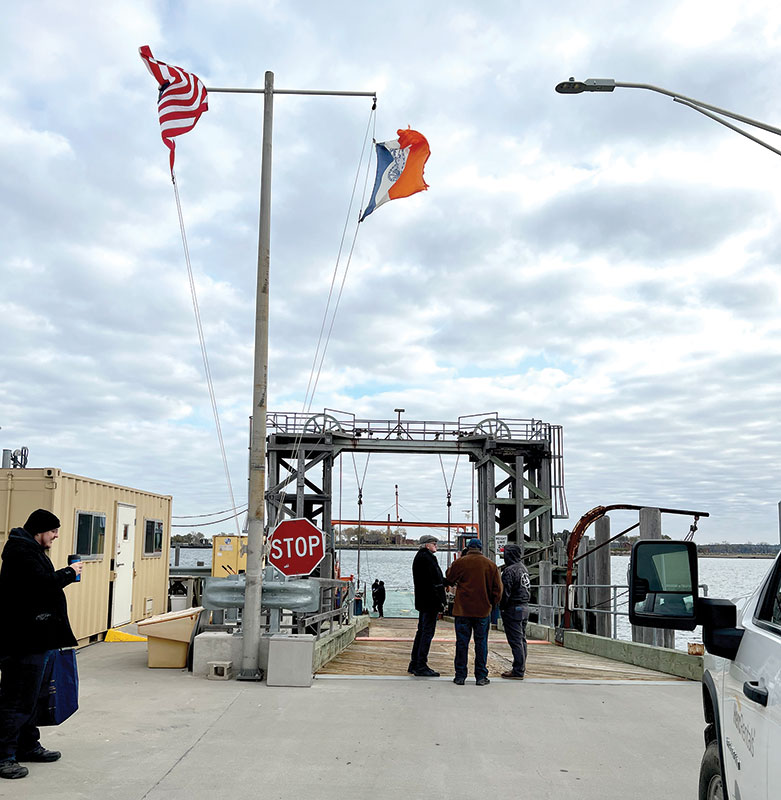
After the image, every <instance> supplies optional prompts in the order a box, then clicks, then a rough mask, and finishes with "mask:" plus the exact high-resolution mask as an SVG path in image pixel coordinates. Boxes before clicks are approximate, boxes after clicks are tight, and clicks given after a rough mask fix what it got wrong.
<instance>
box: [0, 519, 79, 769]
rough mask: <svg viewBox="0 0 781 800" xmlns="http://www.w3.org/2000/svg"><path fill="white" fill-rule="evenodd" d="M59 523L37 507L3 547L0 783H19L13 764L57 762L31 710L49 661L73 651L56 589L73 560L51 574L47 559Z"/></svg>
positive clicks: (73, 576) (70, 575) (72, 572)
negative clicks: (8, 780)
mask: <svg viewBox="0 0 781 800" xmlns="http://www.w3.org/2000/svg"><path fill="white" fill-rule="evenodd" d="M59 528H60V521H59V519H57V517H56V516H55V515H54V514H52V513H51V511H47V510H46V509H43V508H39V509H38V510H37V511H33V513H32V514H30V516H29V518H28V519H27V522H25V523H24V527H22V528H14V529H13V530H12V531H11V532H10V534H9V536H8V540H7V541H6V543H5V547H4V548H3V552H2V561H3V563H2V567H0V673H1V674H0V778H24V777H25V776H26V775H27V773H28V770H27V767H24V766H22V764H20V763H19V762H20V761H37V762H49V761H57V759H59V758H60V756H61V753H60V752H58V751H57V750H47V749H46V748H45V747H43V746H42V745H41V743H40V732H39V730H38V728H37V726H36V709H37V705H38V700H39V697H40V695H41V694H42V693H43V692H44V691H46V690H48V684H49V680H50V678H49V675H50V673H51V657H52V654H53V653H54V652H55V651H56V650H58V649H60V648H63V647H74V646H75V645H76V644H77V641H76V638H75V637H74V635H73V631H72V630H71V626H70V622H69V621H68V606H67V602H66V599H65V593H64V592H63V588H64V587H65V586H67V585H68V584H70V583H73V582H74V581H76V580H77V579H78V578H79V576H80V575H81V572H82V569H83V567H84V565H83V564H82V563H81V562H80V561H76V562H74V563H72V564H71V565H70V566H67V567H64V568H63V569H58V570H55V569H54V565H53V564H52V562H51V560H50V559H49V556H48V551H49V549H50V548H51V546H52V543H53V542H54V541H55V540H56V539H57V537H58V536H59V533H60V531H59Z"/></svg>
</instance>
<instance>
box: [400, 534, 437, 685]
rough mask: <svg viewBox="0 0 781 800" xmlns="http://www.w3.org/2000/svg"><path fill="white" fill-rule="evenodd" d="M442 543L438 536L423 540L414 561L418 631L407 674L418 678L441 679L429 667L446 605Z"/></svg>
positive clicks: (426, 537) (422, 537)
mask: <svg viewBox="0 0 781 800" xmlns="http://www.w3.org/2000/svg"><path fill="white" fill-rule="evenodd" d="M438 543H439V539H437V538H436V536H421V537H420V550H418V552H417V553H416V554H415V558H414V559H413V561H412V582H413V584H414V585H415V608H416V609H417V610H418V630H417V633H416V634H415V641H414V642H413V644H412V653H411V654H410V657H409V666H408V667H407V672H411V673H412V674H413V675H415V676H416V677H418V678H438V677H439V673H438V672H436V671H435V670H433V669H431V667H429V665H428V651H429V649H430V647H431V640H432V639H433V638H434V631H435V630H436V628H437V617H438V616H439V612H440V611H442V609H443V608H444V605H445V579H444V577H443V575H442V568H441V567H440V566H439V561H437V555H436V553H437V544H438Z"/></svg>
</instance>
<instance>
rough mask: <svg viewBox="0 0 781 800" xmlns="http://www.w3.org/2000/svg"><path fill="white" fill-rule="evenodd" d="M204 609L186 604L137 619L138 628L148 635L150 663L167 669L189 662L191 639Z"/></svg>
mask: <svg viewBox="0 0 781 800" xmlns="http://www.w3.org/2000/svg"><path fill="white" fill-rule="evenodd" d="M201 611H203V608H202V607H201V606H197V607H195V608H186V609H184V611H171V612H170V613H168V614H158V615H157V616H156V617H150V618H149V619H145V620H142V621H141V622H139V623H138V632H139V633H140V634H142V635H143V636H146V637H147V666H149V667H152V668H164V669H182V668H184V667H186V666H187V651H188V650H189V648H190V639H191V637H192V634H193V628H194V627H195V623H196V622H197V620H198V616H199V615H200V613H201Z"/></svg>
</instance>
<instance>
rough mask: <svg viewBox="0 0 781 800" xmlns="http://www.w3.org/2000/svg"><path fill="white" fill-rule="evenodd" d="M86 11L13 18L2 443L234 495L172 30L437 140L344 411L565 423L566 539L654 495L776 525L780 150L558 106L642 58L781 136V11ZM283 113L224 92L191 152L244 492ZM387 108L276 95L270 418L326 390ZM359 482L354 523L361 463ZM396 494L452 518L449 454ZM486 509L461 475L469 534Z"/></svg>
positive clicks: (382, 488)
mask: <svg viewBox="0 0 781 800" xmlns="http://www.w3.org/2000/svg"><path fill="white" fill-rule="evenodd" d="M74 8H76V7H75V6H74V4H73V3H72V2H64V1H59V0H51V1H47V0H34V1H33V2H29V3H17V4H14V5H13V6H12V7H9V8H8V9H6V10H5V12H4V24H3V26H2V31H1V32H0V42H2V48H3V52H4V58H3V66H2V68H0V143H1V144H0V186H1V187H2V191H1V192H0V203H2V213H1V214H0V242H1V243H2V244H0V355H1V358H0V428H1V429H0V446H2V448H4V449H11V450H14V449H16V448H19V447H22V446H26V447H28V448H29V450H30V462H29V464H30V466H34V467H41V466H55V467H60V468H62V469H63V470H65V471H68V472H73V473H77V474H83V475H88V476H90V477H94V478H98V479H102V480H107V481H112V482H117V483H121V484H126V485H130V486H134V487H137V488H143V489H147V490H151V491H156V492H162V493H166V494H172V495H173V496H174V514H176V515H186V514H206V513H210V512H215V511H219V510H221V509H225V508H228V507H229V506H230V499H229V495H228V490H227V487H226V480H225V476H224V471H223V467H222V462H221V458H220V453H219V449H218V445H217V439H216V435H215V432H214V423H213V420H212V416H211V407H210V403H209V397H208V393H207V389H206V384H205V381H204V377H203V365H202V362H201V355H200V349H199V345H198V338H197V332H196V326H195V321H194V315H193V308H192V303H191V299H190V292H189V285H188V280H187V273H186V268H185V262H184V258H183V253H182V243H181V239H180V235H179V227H178V221H177V213H176V207H175V203H174V195H173V191H172V187H171V182H170V177H169V175H168V172H167V150H166V149H165V147H164V146H163V144H162V142H161V141H160V135H159V127H158V123H157V116H156V95H157V92H156V85H155V83H154V81H153V79H152V77H151V76H150V75H149V73H148V72H147V70H146V68H145V67H144V65H143V63H142V61H141V59H140V58H139V56H138V47H139V46H140V45H144V44H147V45H149V46H150V47H151V49H152V52H153V53H154V55H155V56H156V57H157V58H159V59H160V60H162V61H166V62H168V63H171V64H177V65H180V66H183V67H185V68H187V69H189V70H191V71H192V72H195V73H196V74H197V75H199V76H200V77H201V78H202V80H203V81H204V83H205V84H206V85H207V86H213V87H224V86H235V87H247V88H257V87H261V86H262V85H263V76H264V72H265V71H266V70H272V71H273V72H274V73H275V76H276V86H277V87H278V88H290V89H339V90H347V91H363V90H366V91H376V92H377V94H378V107H377V112H376V120H374V122H372V124H376V136H377V139H378V140H381V141H382V140H386V139H393V138H395V136H396V130H397V129H398V128H401V127H407V126H412V127H413V128H415V129H417V130H420V131H421V132H423V133H424V134H425V135H426V137H427V138H428V140H429V143H430V146H431V152H432V154H431V158H430V160H429V162H428V165H427V167H426V180H427V182H428V183H429V184H430V187H431V188H430V190H429V191H427V192H424V193H421V194H418V195H416V196H414V197H412V198H409V199H405V200H397V201H394V202H392V203H389V204H387V205H385V206H383V207H382V208H380V209H378V210H377V211H376V212H375V214H373V215H372V216H371V217H369V218H368V219H367V221H366V222H365V223H363V224H362V225H361V226H360V231H359V234H358V237H357V240H356V244H355V252H354V255H353V258H352V262H351V264H350V269H349V273H348V275H347V279H346V283H345V289H344V294H343V297H342V301H341V306H340V309H339V314H338V316H337V318H336V322H335V325H334V329H333V335H332V339H331V342H330V345H329V350H328V354H327V358H326V361H325V364H324V367H323V372H322V375H321V377H320V381H319V384H318V389H317V394H316V396H315V398H314V401H313V403H312V409H313V410H320V411H322V410H323V409H324V408H336V409H341V410H344V411H348V412H351V413H354V414H356V415H357V416H359V417H367V418H373V419H389V418H392V417H393V416H394V414H393V409H394V408H396V407H403V408H405V409H406V413H405V417H406V418H407V419H417V420H424V419H425V420H427V419H435V420H455V419H457V417H459V416H460V415H464V414H474V413H478V412H489V411H490V412H493V411H496V412H498V413H499V415H500V416H501V417H504V418H512V419H519V418H530V417H534V418H537V419H542V420H545V421H546V422H551V423H555V424H560V425H562V426H563V429H564V453H565V485H566V491H567V499H568V502H569V509H570V520H569V522H565V521H558V522H557V523H556V529H557V530H558V529H560V528H561V527H565V526H566V527H571V526H572V525H573V524H574V522H575V520H576V519H577V518H578V517H579V516H580V515H581V514H582V513H584V512H585V511H587V510H588V509H590V508H592V507H593V506H596V505H601V504H610V503H641V504H646V503H647V504H649V505H661V506H668V507H682V508H690V509H698V510H704V511H708V512H710V514H711V517H710V519H708V520H704V521H703V522H702V523H701V525H700V532H699V533H698V537H697V538H698V540H699V541H703V542H708V541H719V540H722V539H726V540H730V541H778V535H779V534H778V507H777V504H778V501H779V500H781V481H779V471H780V468H779V464H780V463H781V440H780V437H779V408H780V407H781V359H780V358H779V355H780V354H781V353H780V351H781V317H779V314H778V306H779V290H780V288H781V278H780V277H779V269H778V264H779V259H780V257H781V222H780V220H781V215H779V210H780V206H781V189H779V186H780V185H781V181H779V178H780V177H781V159H780V158H779V156H778V155H776V154H773V153H771V152H769V151H767V150H765V149H764V148H761V147H759V146H758V145H757V144H755V143H753V142H750V141H748V140H747V139H744V138H743V137H741V136H739V135H737V134H735V133H733V132H731V131H729V130H727V129H726V128H724V127H722V126H720V125H718V124H716V123H715V122H713V121H711V120H709V119H707V118H706V117H704V116H702V115H700V114H697V113H696V112H694V111H692V110H690V109H688V108H686V107H684V106H681V105H679V104H676V103H674V102H672V101H671V100H670V99H669V98H666V97H663V96H661V95H658V94H654V93H651V92H647V91H642V90H636V89H620V90H617V91H616V92H615V93H613V94H582V95H577V96H562V95H558V94H556V93H555V92H554V86H555V85H556V84H557V83H558V82H559V81H562V80H565V79H566V78H568V77H569V76H571V75H573V76H575V77H578V78H581V79H582V78H587V77H613V78H616V79H617V80H621V81H627V82H645V83H652V84H656V85H659V86H664V87H666V88H669V89H673V90H676V91H678V92H680V93H682V94H685V95H689V96H691V97H695V98H698V99H701V100H704V101H707V102H710V103H712V104H715V105H718V106H722V107H725V108H728V109H731V110H734V111H737V112H739V113H742V114H745V115H747V116H749V117H752V118H756V119H760V120H763V121H765V122H768V123H771V124H773V123H775V124H778V125H781V103H779V99H778V98H776V97H775V94H774V91H775V89H776V88H777V87H778V86H779V85H781V80H780V79H781V66H779V64H780V63H781V62H779V59H778V52H779V46H781V11H780V10H779V8H778V5H777V3H772V2H767V3H762V2H752V3H750V4H736V3H729V2H708V3H704V2H682V1H681V0H679V1H678V2H656V3H653V4H643V7H642V13H640V6H638V4H637V3H633V2H611V3H597V4H583V3H574V2H561V3H557V4H555V6H554V7H553V9H554V10H550V9H549V8H546V7H544V6H541V5H540V4H538V3H532V2H503V1H502V0H493V1H492V2H490V3H484V4H478V3H475V2H461V0H447V2H444V1H442V2H440V1H439V0H432V1H431V2H427V1H426V0H424V2H419V1H418V2H414V3H413V2H408V1H407V0H399V2H396V3H393V4H391V5H388V4H380V3H373V2H361V3H358V2H338V0H337V2H330V3H327V4H326V3H319V2H314V1H312V2H303V0H301V1H300V2H294V0H289V1H288V2H266V1H264V0H252V2H249V0H219V2H209V0H200V1H199V2H197V3H196V2H191V3H186V2H177V1H176V0H168V1H167V2H149V1H148V2H140V1H139V0H133V2H129V1H128V2H123V1H122V0H114V2H111V3H97V2H91V1H89V2H86V3H82V4H80V5H79V6H78V10H77V11H76V12H74ZM261 106H262V104H261V101H260V99H259V98H258V97H257V96H253V95H227V94H216V93H215V94H212V95H211V96H210V98H209V107H210V108H209V111H208V113H207V114H205V115H204V117H203V118H202V119H201V121H200V122H199V124H198V126H197V128H196V129H195V130H194V131H193V132H191V133H190V134H187V136H185V137H182V138H181V139H179V144H178V147H177V162H176V167H177V177H178V182H179V188H180V193H181V199H182V207H183V214H184V218H185V222H186V226H187V231H188V237H189V246H190V251H191V256H192V263H193V269H194V271H195V276H196V282H197V288H198V297H199V302H200V307H201V314H202V319H203V326H204V330H205V336H206V345H207V348H208V351H209V356H210V361H211V369H212V373H213V377H214V386H215V393H216V397H217V402H218V405H219V409H220V414H221V419H222V428H223V433H224V437H225V442H226V446H227V449H228V456H229V463H230V471H231V476H232V480H233V485H234V491H235V496H236V500H237V503H240V502H244V501H245V499H246V478H247V439H248V436H247V434H248V416H249V414H250V409H251V400H252V363H253V339H254V333H253V331H254V302H255V282H256V257H257V250H256V249H257V224H258V222H257V220H258V191H259V173H260V135H261V127H260V123H261V110H262V109H261ZM370 108H371V102H370V100H368V99H365V98H342V99H334V98H329V99H326V98H317V97H291V96H278V97H277V98H276V101H275V120H274V136H275V140H274V166H273V218H272V259H271V273H272V278H271V303H272V309H271V333H270V336H271V346H270V349H271V352H270V395H269V409H270V410H275V411H289V412H292V411H301V410H302V408H303V404H304V395H305V391H306V386H307V381H308V378H309V374H310V367H311V363H312V358H313V355H314V349H315V346H316V342H317V337H318V332H319V329H320V320H321V318H322V315H323V311H324V308H325V302H326V297H327V293H328V287H329V284H330V281H331V276H332V273H333V270H334V265H335V263H336V256H337V252H338V248H339V242H340V238H341V236H342V231H343V229H344V227H345V223H346V221H347V225H348V227H347V231H348V242H349V241H351V237H352V232H353V231H354V228H355V222H356V218H357V214H358V210H357V207H355V206H354V207H353V209H352V211H351V213H350V214H349V216H348V207H349V202H350V194H351V191H352V187H353V183H354V181H355V180H356V175H359V190H360V189H361V188H362V186H363V181H364V177H365V162H364V169H363V170H362V171H361V172H360V173H359V172H358V166H359V157H360V155H361V152H362V148H363V146H364V142H365V133H366V130H367V125H369V123H370ZM763 136H766V138H768V139H769V140H772V139H773V138H775V137H773V136H772V135H771V134H763ZM779 143H781V137H779V142H776V144H777V145H779ZM780 146H781V145H780ZM371 169H372V171H373V164H372V167H371ZM370 183H371V178H370ZM342 263H344V262H342ZM454 466H455V462H454V461H453V460H452V459H450V460H447V459H446V460H445V462H444V468H445V472H446V475H447V480H448V481H449V480H450V478H451V476H452V474H453V469H454ZM356 467H357V471H358V472H359V474H362V473H363V469H364V461H363V457H360V459H358V458H357V459H356ZM343 474H344V488H343V491H342V492H341V503H342V509H343V514H344V516H354V515H355V514H356V506H355V497H356V485H355V473H354V468H353V464H352V462H351V460H349V459H347V458H346V459H345V462H344V464H343ZM396 483H397V484H399V487H400V488H399V491H400V499H401V503H402V509H403V513H402V516H403V517H404V518H405V519H410V520H411V519H416V518H417V519H432V518H439V519H444V518H445V513H446V511H445V499H444V497H445V480H443V476H442V469H441V468H440V464H439V461H438V460H436V459H433V458H428V459H426V458H420V459H413V460H411V461H409V462H405V461H404V460H403V459H399V458H393V459H391V458H389V457H385V458H381V457H379V456H374V457H372V460H371V461H370V463H369V465H368V470H367V478H366V485H365V487H364V504H365V505H364V516H378V515H379V516H383V517H384V515H385V514H386V513H387V512H388V511H389V510H391V507H392V505H393V502H394V496H393V485H394V484H396ZM339 501H340V500H339V498H337V499H336V502H337V503H338V502H339ZM471 505H472V499H471V480H470V473H469V468H468V465H467V464H466V463H461V464H459V465H458V469H457V471H456V478H455V484H454V500H453V509H454V518H456V519H464V513H463V512H464V510H467V509H470V508H471ZM621 521H622V519H619V522H618V523H617V524H620V523H621ZM632 521H633V520H632V519H629V518H628V521H627V524H631V522H632ZM688 524H689V521H688V520H687V519H684V518H675V517H670V518H666V521H665V526H664V530H665V532H667V533H669V534H670V535H673V536H678V535H683V534H684V533H685V532H686V530H687V528H688ZM203 530H204V531H206V532H210V533H213V532H216V529H215V528H211V529H206V528H205V529H203ZM226 530H230V526H228V527H227V528H226ZM616 530H618V528H616Z"/></svg>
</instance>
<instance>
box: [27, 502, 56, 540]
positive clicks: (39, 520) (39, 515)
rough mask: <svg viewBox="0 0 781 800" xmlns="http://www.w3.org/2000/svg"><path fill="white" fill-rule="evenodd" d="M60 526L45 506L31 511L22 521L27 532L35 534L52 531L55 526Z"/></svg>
mask: <svg viewBox="0 0 781 800" xmlns="http://www.w3.org/2000/svg"><path fill="white" fill-rule="evenodd" d="M59 527H60V521H59V520H58V519H57V517H55V516H54V514H52V512H51V511H47V510H46V509H45V508H39V509H37V510H36V511H33V513H32V514H30V516H29V517H28V518H27V522H25V523H24V529H25V530H26V531H27V533H30V534H32V535H33V536H35V535H36V534H38V533H45V532H46V531H53V530H54V529H55V528H59Z"/></svg>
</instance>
